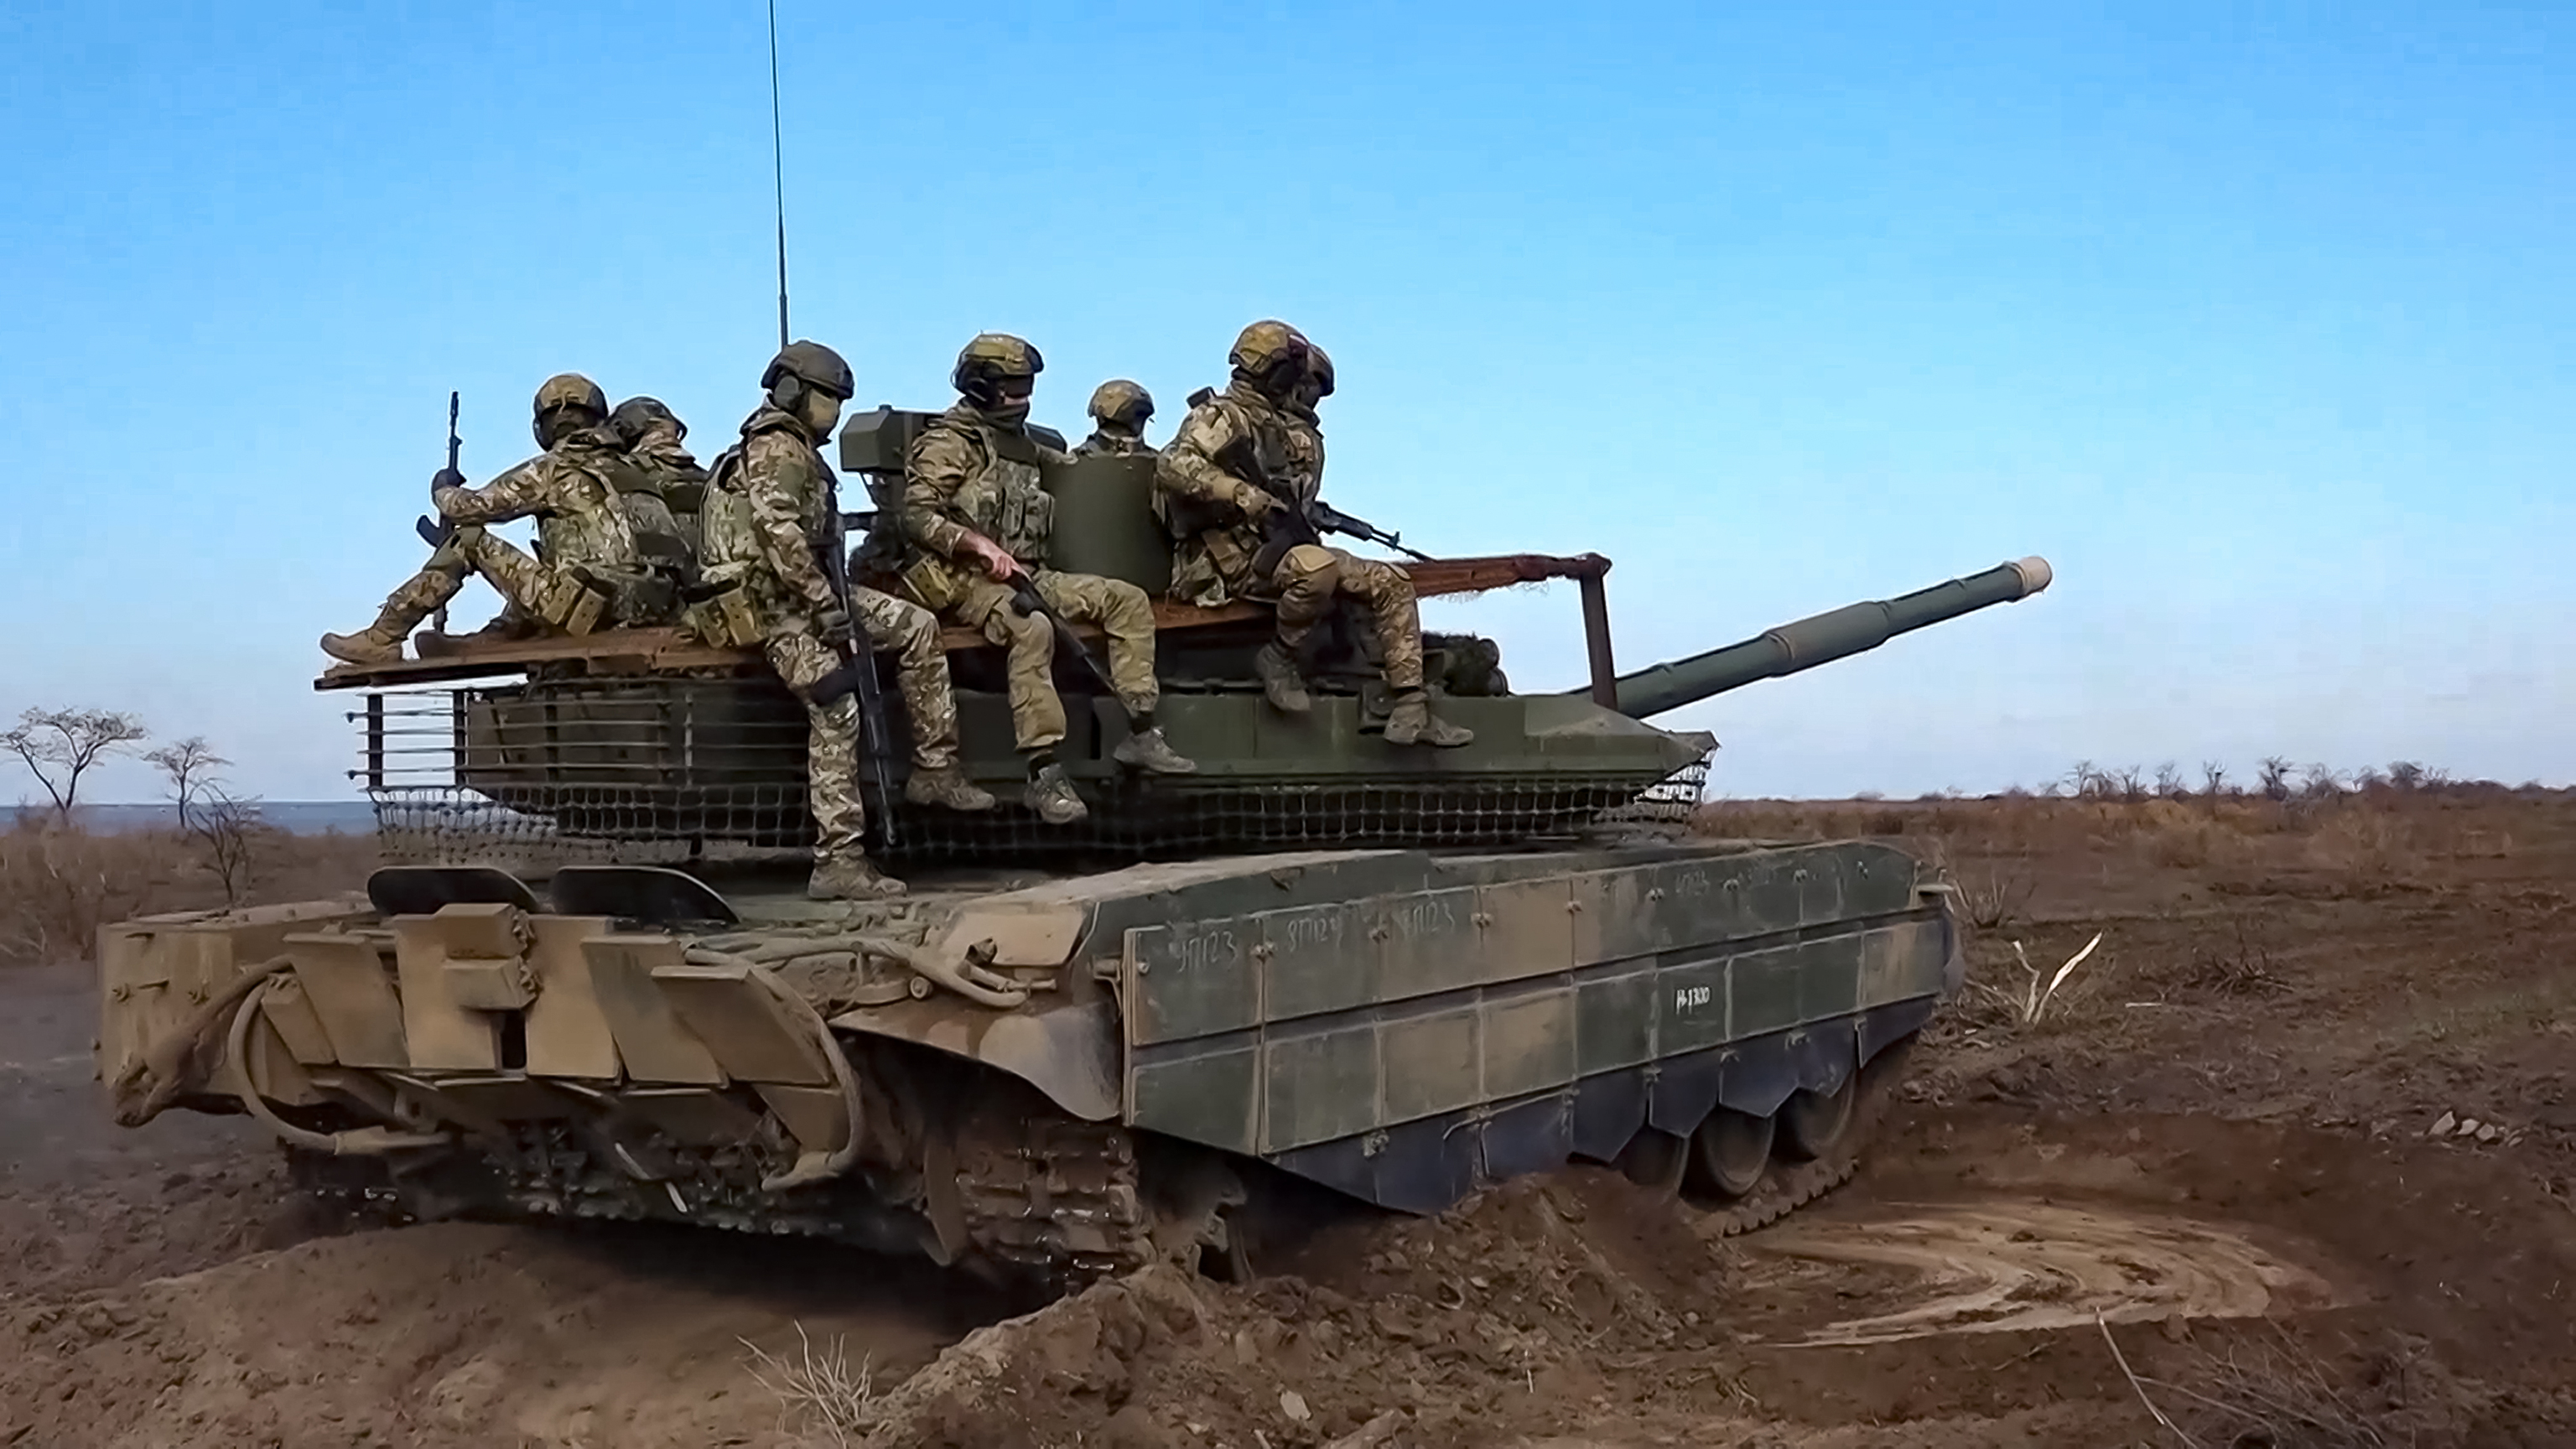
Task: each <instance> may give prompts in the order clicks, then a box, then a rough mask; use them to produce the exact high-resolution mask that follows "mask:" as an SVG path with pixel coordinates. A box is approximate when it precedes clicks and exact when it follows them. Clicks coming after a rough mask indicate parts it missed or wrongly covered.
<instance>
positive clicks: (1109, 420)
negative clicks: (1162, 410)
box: [1073, 377, 1154, 458]
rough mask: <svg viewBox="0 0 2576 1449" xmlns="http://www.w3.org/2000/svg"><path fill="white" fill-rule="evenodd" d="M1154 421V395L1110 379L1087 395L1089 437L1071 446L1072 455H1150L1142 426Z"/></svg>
mask: <svg viewBox="0 0 2576 1449" xmlns="http://www.w3.org/2000/svg"><path fill="white" fill-rule="evenodd" d="M1153 420H1154V395H1153V394H1152V393H1149V392H1147V391H1145V389H1144V388H1143V387H1142V386H1141V385H1139V384H1137V383H1132V382H1129V381H1127V380H1126V379H1125V378H1123V377H1122V378H1112V379H1110V380H1109V381H1107V382H1104V383H1102V384H1101V385H1100V388H1099V390H1098V391H1096V392H1094V393H1092V395H1091V423H1092V427H1091V436H1090V437H1087V438H1085V439H1083V440H1082V441H1081V442H1079V443H1076V444H1074V445H1073V456H1075V457H1077V458H1090V457H1099V456H1107V457H1139V456H1146V455H1150V454H1151V453H1152V452H1153V451H1154V449H1153V445H1151V444H1149V443H1147V442H1146V441H1145V425H1146V424H1147V423H1149V422H1152V421H1153Z"/></svg>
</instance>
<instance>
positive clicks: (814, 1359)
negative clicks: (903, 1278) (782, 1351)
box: [737, 1322, 876, 1449]
mask: <svg viewBox="0 0 2576 1449" xmlns="http://www.w3.org/2000/svg"><path fill="white" fill-rule="evenodd" d="M737 1342H739V1343H741V1344H742V1346H743V1347H744V1348H747V1349H750V1350H751V1362H750V1363H749V1364H748V1365H746V1367H745V1369H744V1372H746V1373H748V1374H750V1375H751V1381H752V1382H753V1383H756V1384H758V1385H760V1386H761V1387H762V1388H764V1389H766V1390H768V1391H769V1395H770V1397H771V1398H774V1399H776V1400H777V1401H778V1421H779V1428H780V1430H781V1431H782V1432H785V1433H788V1434H791V1435H794V1436H795V1438H796V1442H797V1443H799V1444H809V1445H815V1446H822V1445H830V1446H831V1449H848V1446H850V1445H852V1444H856V1443H859V1442H860V1441H861V1440H862V1439H864V1438H865V1437H866V1434H867V1429H868V1418H869V1408H870V1406H871V1404H872V1403H873V1402H874V1401H875V1398H876V1384H875V1379H874V1375H873V1374H871V1372H870V1371H869V1367H868V1361H867V1359H865V1358H861V1359H860V1360H859V1363H858V1366H857V1367H856V1368H853V1367H851V1366H850V1360H849V1352H848V1349H847V1348H846V1347H845V1346H844V1344H843V1343H842V1341H841V1339H840V1338H839V1337H838V1336H837V1335H836V1336H834V1337H833V1339H832V1340H831V1341H830V1342H829V1343H828V1344H825V1345H823V1346H822V1347H821V1348H819V1349H818V1348H816V1346H815V1344H814V1340H813V1339H812V1338H810V1337H808V1336H807V1335H806V1332H805V1325H804V1324H803V1323H801V1322H800V1323H798V1324H797V1325H796V1343H797V1350H796V1356H795V1358H794V1360H793V1361H790V1360H788V1359H783V1358H780V1357H778V1356H777V1355H775V1354H772V1353H770V1352H769V1351H768V1350H767V1349H764V1348H762V1347H761V1346H760V1345H758V1344H756V1343H753V1342H752V1341H751V1340H750V1339H747V1338H746V1339H739V1340H737Z"/></svg>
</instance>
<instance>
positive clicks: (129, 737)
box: [0, 708, 151, 825]
mask: <svg viewBox="0 0 2576 1449" xmlns="http://www.w3.org/2000/svg"><path fill="white" fill-rule="evenodd" d="M150 737H151V732H150V731H148V730H146V729H145V728H144V727H143V721H141V720H139V719H137V718H135V717H134V716H133V715H130V714H118V713H115V712H113V711H111V710H103V709H32V708H31V709H28V710H25V711H22V712H21V713H20V714H19V716H18V723H17V726H16V727H15V728H13V729H10V730H7V731H0V745H5V746H6V747H7V748H8V750H9V752H10V753H11V754H14V755H16V756H17V757H18V763H20V764H22V765H24V766H26V767H27V773H28V774H31V775H33V776H35V777H36V783H38V784H40V785H42V786H44V787H45V793H46V794H47V795H49V796H51V797H52V798H53V802H54V816H55V818H56V819H57V820H59V821H61V823H63V824H64V825H69V824H71V823H72V807H73V806H74V805H76V804H78V803H79V800H80V786H81V777H82V776H84V775H87V774H88V773H89V772H90V770H91V768H92V767H94V766H96V765H97V764H98V762H99V761H101V760H104V759H106V758H107V757H108V756H110V755H119V754H128V753H131V752H132V751H133V749H134V747H135V746H136V745H139V744H141V743H142V742H143V741H144V740H146V739H148V738H150Z"/></svg>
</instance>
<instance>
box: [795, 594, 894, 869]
mask: <svg viewBox="0 0 2576 1449" xmlns="http://www.w3.org/2000/svg"><path fill="white" fill-rule="evenodd" d="M762 652H764V653H765V654H767V655H768V657H769V665H770V667H771V668H772V669H775V670H777V671H778V677H779V678H780V679H781V680H784V681H785V682H786V684H787V687H788V688H789V689H791V690H794V691H795V692H796V694H797V696H798V697H799V698H800V699H801V698H803V696H804V693H805V691H806V690H807V689H810V688H812V687H813V686H814V685H815V684H816V683H818V682H819V681H821V679H822V678H823V676H824V675H826V674H829V673H831V672H832V669H833V666H834V665H835V663H836V662H837V661H836V660H835V659H834V657H833V655H832V651H831V650H830V649H827V648H825V647H824V645H823V641H822V640H820V639H817V638H815V637H814V636H813V635H811V634H806V633H801V632H786V633H780V634H774V635H772V636H770V638H769V640H768V642H767V644H766V645H765V646H764V649H763V651H762ZM805 730H806V733H805V772H806V773H805V805H806V809H807V810H808V811H809V812H810V813H811V814H812V815H813V817H814V873H813V876H812V877H811V878H810V879H809V880H808V881H807V882H806V887H805V893H806V894H807V895H809V896H812V897H814V898H816V899H818V900H870V899H876V898H880V897H885V896H896V895H901V894H903V891H904V886H903V883H902V882H901V881H897V880H892V879H889V878H887V877H885V876H882V875H879V874H878V873H877V870H876V867H875V866H874V865H871V864H870V863H869V861H868V857H867V846H866V834H867V823H868V818H867V805H866V803H865V802H864V801H863V800H862V799H861V797H860V795H859V706H858V700H857V699H856V697H854V696H850V695H844V696H842V697H841V698H840V699H838V700H835V701H834V702H833V703H832V704H830V705H828V706H821V705H816V704H815V703H813V702H812V701H811V700H806V701H805Z"/></svg>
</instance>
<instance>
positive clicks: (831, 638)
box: [814, 608, 853, 646]
mask: <svg viewBox="0 0 2576 1449" xmlns="http://www.w3.org/2000/svg"><path fill="white" fill-rule="evenodd" d="M814 632H815V633H816V634H819V635H821V636H822V639H823V642H824V643H826V644H830V645H834V646H838V645H842V644H847V643H849V642H850V640H851V638H852V637H853V636H852V635H851V633H850V616H849V615H848V614H846V613H844V612H842V611H841V610H840V609H838V608H831V609H825V610H823V611H822V612H821V613H819V614H816V615H815V616H814Z"/></svg>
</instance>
